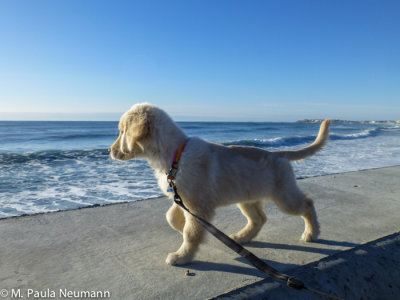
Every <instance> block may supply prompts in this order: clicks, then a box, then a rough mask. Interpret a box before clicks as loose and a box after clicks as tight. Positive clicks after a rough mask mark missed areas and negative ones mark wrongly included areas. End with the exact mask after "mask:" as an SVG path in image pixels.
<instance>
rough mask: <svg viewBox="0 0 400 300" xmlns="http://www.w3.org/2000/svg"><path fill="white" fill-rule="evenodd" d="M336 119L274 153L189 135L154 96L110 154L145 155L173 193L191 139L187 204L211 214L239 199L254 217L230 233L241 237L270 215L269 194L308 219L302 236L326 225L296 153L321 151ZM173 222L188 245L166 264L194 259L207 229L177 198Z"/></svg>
mask: <svg viewBox="0 0 400 300" xmlns="http://www.w3.org/2000/svg"><path fill="white" fill-rule="evenodd" d="M329 124H330V120H325V121H324V122H323V123H322V124H321V128H320V131H319V134H318V137H317V138H316V140H315V142H314V143H313V144H311V145H310V146H308V147H306V148H303V149H300V150H295V151H276V152H268V151H265V150H262V149H259V148H255V147H245V146H230V147H225V146H223V145H219V144H214V143H209V142H206V141H204V140H202V139H200V138H195V137H192V138H189V139H188V137H187V136H186V135H185V133H183V131H182V130H181V129H180V128H179V127H178V126H177V125H176V124H175V122H173V121H172V119H171V118H170V117H169V116H168V115H167V114H166V113H165V112H164V111H163V110H161V109H160V108H158V107H156V106H153V105H151V104H147V103H141V104H136V105H134V106H133V107H132V108H131V109H130V110H129V111H127V112H126V113H125V114H124V115H123V116H122V117H121V120H120V122H119V131H120V134H119V137H118V139H117V140H116V141H115V142H114V144H113V145H112V146H111V149H110V151H111V157H112V158H113V159H118V160H128V159H132V158H135V157H138V158H145V159H147V161H148V162H149V164H150V166H151V167H152V168H153V169H154V170H155V175H156V177H157V180H158V184H159V186H160V188H161V190H162V191H163V192H164V193H165V194H166V195H167V196H168V197H170V198H171V199H173V194H172V193H171V192H168V191H167V189H168V182H167V175H166V174H167V173H168V172H169V170H170V169H171V164H172V162H173V160H174V157H175V153H176V151H177V149H178V148H179V147H180V146H181V145H183V144H185V143H186V144H185V148H184V151H183V153H182V155H181V159H180V161H179V171H178V173H177V175H176V178H175V183H176V186H177V188H178V191H179V194H180V196H181V197H182V200H183V203H184V204H185V206H186V207H187V208H188V209H189V210H190V211H191V212H192V213H194V214H196V215H198V216H200V217H202V218H204V219H206V220H207V219H208V220H210V219H211V218H212V216H213V215H214V212H215V209H216V208H217V207H219V206H224V205H228V204H233V203H237V206H238V207H239V208H240V210H241V211H242V213H243V215H245V216H246V218H247V220H248V223H247V225H246V226H245V227H244V228H243V229H242V230H240V231H239V232H238V233H236V234H234V235H231V238H233V239H234V240H235V241H237V242H238V243H246V242H248V241H250V240H251V239H253V238H254V237H255V236H256V235H257V234H258V232H259V231H260V229H261V227H262V226H263V224H264V223H265V222H266V221H267V217H266V215H265V212H264V203H263V201H264V200H266V199H271V200H272V201H274V202H275V204H276V205H277V206H278V208H279V209H280V210H281V211H283V212H285V213H287V214H291V215H298V216H301V217H302V218H303V219H304V221H305V230H304V233H303V235H302V237H301V239H302V240H303V241H307V242H308V241H312V240H314V239H316V238H317V237H318V234H319V224H318V221H317V216H316V213H315V209H314V205H313V201H312V200H311V199H309V198H308V197H307V196H305V195H304V194H303V193H302V192H301V191H300V190H299V188H298V187H297V185H296V180H295V177H294V174H293V170H292V167H291V165H290V163H289V161H290V160H300V159H304V158H306V157H308V156H311V155H313V154H315V153H316V152H317V151H319V150H321V149H322V148H323V147H324V145H325V144H326V142H327V141H328V138H329ZM166 216H167V220H168V223H169V224H170V225H171V227H172V228H174V229H175V230H177V231H179V232H181V233H182V235H183V243H182V245H181V247H180V248H179V249H178V250H177V251H176V252H174V253H170V254H169V255H168V257H167V260H166V263H167V264H171V265H175V264H185V263H187V262H190V261H191V260H192V259H193V257H194V255H195V252H196V251H197V249H198V246H199V244H200V243H201V241H202V238H203V236H204V229H203V228H202V227H201V225H200V224H198V223H197V222H196V221H195V220H194V218H193V217H192V216H190V215H189V214H188V213H187V212H185V211H183V210H182V209H181V208H180V207H179V206H178V205H176V204H175V203H174V204H172V207H171V208H170V209H169V210H168V212H167V215H166Z"/></svg>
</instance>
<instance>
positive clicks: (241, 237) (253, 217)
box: [230, 201, 267, 244]
mask: <svg viewBox="0 0 400 300" xmlns="http://www.w3.org/2000/svg"><path fill="white" fill-rule="evenodd" d="M237 206H238V207H239V208H240V210H241V212H242V214H243V215H244V216H245V217H246V218H247V225H246V226H245V227H244V228H243V229H242V230H240V231H239V232H238V233H236V234H232V235H231V236H230V237H231V238H232V239H233V240H235V241H236V242H238V243H240V244H243V243H247V242H249V241H251V240H252V239H253V238H254V237H255V236H256V235H257V234H258V233H259V232H260V230H261V228H262V226H263V225H264V224H265V222H267V216H266V215H265V212H264V202H262V201H257V202H247V203H246V202H245V203H239V204H238V205H237Z"/></svg>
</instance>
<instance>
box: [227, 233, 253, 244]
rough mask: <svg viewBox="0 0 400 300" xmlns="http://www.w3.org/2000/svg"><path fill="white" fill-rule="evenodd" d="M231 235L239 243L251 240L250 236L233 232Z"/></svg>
mask: <svg viewBox="0 0 400 300" xmlns="http://www.w3.org/2000/svg"><path fill="white" fill-rule="evenodd" d="M229 237H230V238H231V239H232V240H234V241H235V242H236V243H238V244H245V243H247V242H249V241H250V240H251V239H250V238H248V237H245V236H240V235H238V234H231V235H230V236H229Z"/></svg>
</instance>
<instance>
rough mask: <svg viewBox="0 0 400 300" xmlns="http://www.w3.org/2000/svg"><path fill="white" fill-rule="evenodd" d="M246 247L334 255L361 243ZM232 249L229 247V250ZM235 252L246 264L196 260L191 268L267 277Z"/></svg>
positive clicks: (255, 244) (272, 263)
mask: <svg viewBox="0 0 400 300" xmlns="http://www.w3.org/2000/svg"><path fill="white" fill-rule="evenodd" d="M319 244H320V245H321V244H322V245H328V246H334V247H336V248H335V249H329V248H321V247H316V246H317V245H319ZM244 246H245V247H247V248H249V250H250V251H251V248H266V249H268V248H269V249H279V250H291V251H302V252H311V253H320V254H324V255H333V254H335V253H338V252H340V251H342V250H343V249H338V248H337V247H345V248H353V247H356V246H359V244H355V243H350V242H346V241H333V240H325V239H319V240H317V241H315V242H313V243H309V244H307V246H301V245H287V244H278V243H269V242H261V241H252V242H250V243H248V244H246V245H244ZM229 251H230V250H229V249H227V252H229ZM234 255H235V254H232V259H233V260H235V261H239V262H241V263H243V264H245V266H238V265H234V264H227V263H216V262H206V261H194V262H192V263H191V264H190V269H191V270H195V271H218V272H225V273H234V274H242V275H248V276H255V277H265V274H264V273H262V272H261V271H259V270H258V269H256V268H255V267H253V266H252V265H251V264H250V263H249V262H248V261H247V260H246V259H244V258H242V257H236V258H235V257H234ZM262 260H263V261H264V262H265V263H267V264H268V265H270V266H271V267H273V268H275V269H277V270H289V269H292V268H295V267H298V265H297V264H287V263H280V262H276V261H270V260H267V259H262ZM182 267H184V266H182ZM186 267H189V266H186Z"/></svg>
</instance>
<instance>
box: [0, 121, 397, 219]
mask: <svg viewBox="0 0 400 300" xmlns="http://www.w3.org/2000/svg"><path fill="white" fill-rule="evenodd" d="M178 124H179V126H180V127H181V128H182V129H183V130H184V131H185V132H186V134H187V135H188V136H198V137H201V138H203V139H205V140H208V141H210V142H215V143H221V144H224V145H247V146H256V147H260V148H263V149H265V150H268V151H274V150H283V149H299V148H302V147H304V146H307V145H308V144H310V143H312V142H313V141H314V139H315V137H316V135H317V133H318V129H319V124H311V123H253V122H249V123H226V122H180V123H178ZM117 136H118V123H117V122H8V121H7V122H6V121H0V141H1V142H0V218H6V217H12V216H19V215H24V214H35V213H43V212H49V211H58V210H66V209H75V208H79V207H85V206H91V205H103V204H109V203H117V202H126V201H135V200H140V199H147V198H154V197H159V196H161V195H162V193H161V191H160V190H159V188H158V186H157V183H156V180H155V178H154V175H153V171H152V170H151V169H150V167H149V166H148V165H147V162H146V161H144V160H139V159H135V160H131V161H128V162H120V161H113V160H111V159H110V157H109V153H108V150H107V149H108V148H109V147H110V145H111V144H112V143H113V141H114V140H115V139H116V137H117ZM292 165H293V168H294V171H295V174H296V176H297V178H304V177H310V176H318V175H325V174H334V173H341V172H348V171H357V170H363V169H370V168H379V167H385V166H394V165H400V125H398V124H343V123H337V124H335V123H334V124H332V125H331V135H330V140H329V142H328V145H327V146H326V148H325V149H324V150H322V151H321V152H319V153H318V154H317V155H315V156H313V157H311V158H308V159H306V160H304V161H301V162H295V163H293V164H292Z"/></svg>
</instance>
